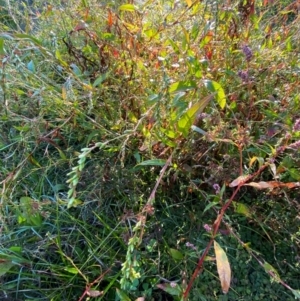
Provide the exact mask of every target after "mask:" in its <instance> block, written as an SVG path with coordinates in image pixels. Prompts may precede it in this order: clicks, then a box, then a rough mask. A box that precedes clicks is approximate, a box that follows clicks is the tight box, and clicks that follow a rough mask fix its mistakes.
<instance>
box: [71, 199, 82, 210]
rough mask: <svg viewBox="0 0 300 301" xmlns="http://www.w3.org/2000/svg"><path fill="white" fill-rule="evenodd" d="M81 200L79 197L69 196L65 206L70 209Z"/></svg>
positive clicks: (80, 202)
mask: <svg viewBox="0 0 300 301" xmlns="http://www.w3.org/2000/svg"><path fill="white" fill-rule="evenodd" d="M82 203H83V202H82V201H81V200H79V199H75V198H70V200H69V202H68V206H67V208H68V209H70V208H72V207H74V208H76V207H77V206H78V205H81V204H82Z"/></svg>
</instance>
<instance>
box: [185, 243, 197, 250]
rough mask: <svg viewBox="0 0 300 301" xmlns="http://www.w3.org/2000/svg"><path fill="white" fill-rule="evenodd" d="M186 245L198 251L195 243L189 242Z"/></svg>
mask: <svg viewBox="0 0 300 301" xmlns="http://www.w3.org/2000/svg"><path fill="white" fill-rule="evenodd" d="M185 245H186V247H188V248H191V249H192V250H194V251H197V248H196V247H195V245H193V244H192V243H190V242H187V243H186V244H185Z"/></svg>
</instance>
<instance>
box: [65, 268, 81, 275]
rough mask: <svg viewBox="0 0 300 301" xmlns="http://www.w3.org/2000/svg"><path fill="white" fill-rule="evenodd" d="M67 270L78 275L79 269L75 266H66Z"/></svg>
mask: <svg viewBox="0 0 300 301" xmlns="http://www.w3.org/2000/svg"><path fill="white" fill-rule="evenodd" d="M64 270H65V271H67V272H68V273H71V274H74V275H77V274H78V270H77V269H76V268H74V267H66V268H64Z"/></svg>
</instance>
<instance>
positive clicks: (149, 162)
mask: <svg viewBox="0 0 300 301" xmlns="http://www.w3.org/2000/svg"><path fill="white" fill-rule="evenodd" d="M166 162H167V161H166V160H163V159H153V160H146V161H143V162H141V163H140V164H138V165H142V166H164V165H165V164H166Z"/></svg>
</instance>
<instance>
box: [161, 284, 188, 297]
mask: <svg viewBox="0 0 300 301" xmlns="http://www.w3.org/2000/svg"><path fill="white" fill-rule="evenodd" d="M156 287H158V288H160V289H162V290H163V291H165V292H167V293H168V294H170V295H172V296H180V295H181V294H182V288H181V286H180V285H178V284H177V283H174V282H173V283H161V284H157V285H156Z"/></svg>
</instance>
